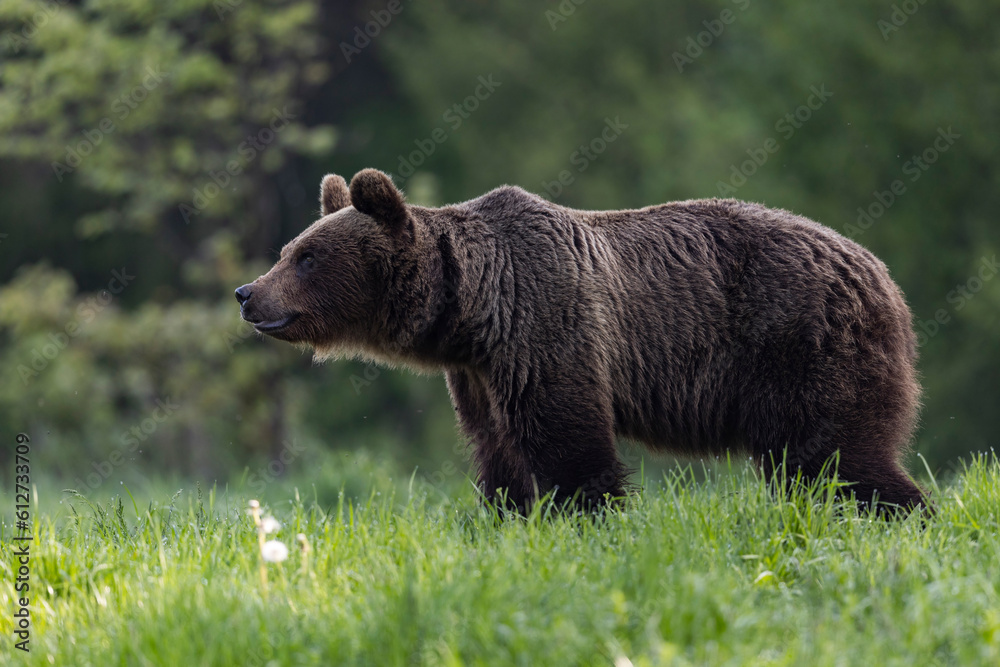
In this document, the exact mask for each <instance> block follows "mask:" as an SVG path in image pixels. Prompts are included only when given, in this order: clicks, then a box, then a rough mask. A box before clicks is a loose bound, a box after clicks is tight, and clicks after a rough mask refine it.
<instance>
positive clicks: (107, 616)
mask: <svg viewBox="0 0 1000 667" xmlns="http://www.w3.org/2000/svg"><path fill="white" fill-rule="evenodd" d="M723 472H725V471H723ZM417 487H419V485H415V488H414V489H413V490H412V492H405V491H404V492H401V493H398V494H396V495H395V496H393V495H392V494H379V495H376V494H374V493H373V495H372V496H371V497H370V498H369V499H368V500H367V501H362V502H359V503H352V502H349V501H347V500H343V499H342V500H341V501H340V502H336V503H334V504H333V505H331V506H329V507H324V506H319V505H317V504H316V503H314V502H312V501H309V500H307V499H304V498H303V499H301V500H299V499H295V498H292V499H291V502H286V503H280V506H279V507H272V508H265V512H266V513H272V514H273V515H274V516H275V517H276V518H278V519H279V520H280V521H281V522H282V523H283V527H282V530H281V531H280V532H279V533H278V536H277V537H278V538H279V539H282V540H284V541H285V543H286V544H288V545H289V546H290V547H292V553H291V556H290V557H289V559H288V560H287V561H285V562H284V563H282V564H280V565H278V564H271V565H268V566H267V570H268V590H267V591H266V592H265V590H264V589H263V586H262V584H261V582H260V578H259V569H258V568H259V565H260V562H259V559H258V550H257V539H256V534H255V531H254V528H253V524H252V519H251V518H250V517H249V516H247V514H246V510H245V507H246V501H247V500H248V498H247V497H245V496H244V497H240V496H238V494H233V495H231V496H226V495H224V494H222V493H219V494H216V493H214V492H213V493H205V494H204V495H200V494H197V493H187V494H186V495H181V496H178V497H177V498H175V499H173V501H169V500H165V501H163V502H161V503H159V504H156V503H154V504H152V505H150V506H149V507H147V508H143V507H139V506H135V505H133V503H132V501H131V500H130V498H129V497H128V496H126V497H125V499H124V502H121V501H117V502H112V503H110V504H105V505H99V506H98V505H91V504H90V503H89V501H88V502H85V501H83V500H81V499H75V500H74V501H73V506H74V508H75V512H76V514H75V515H70V516H68V517H66V518H64V519H58V520H54V519H51V518H46V517H42V518H41V519H40V520H39V519H36V521H35V531H36V540H37V541H36V543H35V544H34V545H33V547H32V548H33V554H34V557H33V560H32V577H33V579H32V582H31V584H32V601H31V612H32V623H33V625H32V639H31V654H30V655H29V656H25V655H24V654H23V653H21V652H20V651H15V650H14V649H13V641H12V640H11V619H10V610H12V609H13V605H14V600H13V593H12V590H11V586H10V581H11V568H10V563H11V555H10V549H9V544H8V540H9V538H10V526H9V525H8V526H5V527H4V529H3V530H4V535H3V538H4V544H3V549H2V554H0V555H2V559H0V563H2V564H0V572H2V574H3V587H2V590H0V608H2V609H3V610H4V611H3V616H2V617H0V629H2V632H3V635H4V638H3V644H2V646H0V663H3V664H14V663H15V662H18V663H19V662H23V661H25V660H27V661H28V662H31V663H37V664H50V665H51V664H54V665H75V666H79V667H83V666H86V665H99V666H102V667H103V666H106V665H185V666H187V665H396V664H433V665H474V664H483V665H486V664H488V665H508V664H510V665H575V664H583V665H612V664H628V663H627V662H625V659H626V658H627V659H628V660H631V662H632V663H633V664H635V665H660V664H664V665H667V664H670V665H688V664H703V665H752V664H756V665H851V664H857V665H895V664H898V665H907V666H909V665H927V664H962V665H996V664H1000V539H998V529H1000V517H998V512H1000V463H998V461H997V459H996V457H995V456H992V455H991V456H989V457H986V456H984V457H981V458H978V459H976V460H974V461H973V462H972V463H971V464H969V465H968V466H967V467H966V468H965V470H964V471H963V472H962V473H960V474H959V475H957V476H956V478H955V479H954V480H953V481H952V482H950V483H949V484H948V485H947V486H945V487H942V488H939V489H937V490H936V492H935V496H934V497H935V504H936V507H937V511H936V513H935V514H934V515H933V516H931V517H925V516H920V515H913V516H911V517H910V518H908V519H905V520H901V521H885V520H881V519H878V518H874V517H872V516H869V515H865V514H859V513H858V512H857V510H856V509H855V508H854V507H853V506H852V505H850V504H845V503H842V502H840V501H838V500H836V499H835V498H834V496H833V493H832V491H833V488H834V487H833V485H830V484H828V485H824V486H821V487H820V488H817V489H813V490H811V491H802V490H799V491H796V492H795V493H794V495H793V496H792V497H790V498H785V497H781V498H777V497H775V495H774V494H773V493H771V491H770V490H769V489H768V487H767V486H766V485H765V484H763V483H761V482H760V481H758V480H757V479H756V478H755V476H754V475H753V473H752V472H749V471H746V470H744V469H742V468H741V469H739V470H737V471H735V472H732V473H729V474H717V473H712V474H709V475H708V479H707V480H703V481H699V480H696V479H695V477H694V475H693V474H691V473H690V472H684V471H677V472H673V473H670V474H668V475H666V476H665V477H664V479H663V480H662V481H661V482H659V483H657V484H651V485H649V486H648V487H647V488H646V489H645V490H644V491H643V492H642V493H641V494H638V495H636V496H634V497H632V498H630V499H629V500H628V502H627V503H626V505H625V506H624V507H622V508H620V509H615V510H608V511H605V512H603V513H601V514H600V515H598V516H596V517H579V516H571V515H567V514H562V513H559V512H555V511H553V508H552V507H551V506H550V505H544V506H540V507H539V508H537V509H536V511H535V512H534V513H533V514H532V515H531V516H530V517H528V518H527V519H513V520H511V519H508V520H506V521H498V520H497V518H496V517H495V516H494V515H493V514H492V513H491V512H489V511H488V510H486V509H484V508H482V507H480V506H479V504H478V502H477V501H476V498H475V496H474V494H473V492H472V491H471V490H467V491H460V492H458V493H457V494H455V495H453V496H452V497H450V498H448V499H444V500H442V499H441V495H440V494H439V493H436V492H434V493H432V492H430V491H429V490H426V489H422V488H417ZM299 532H302V533H305V534H306V535H307V536H308V539H309V541H310V543H311V547H312V553H311V558H310V560H309V564H308V569H304V568H303V562H302V555H301V554H300V552H299V551H298V550H297V549H296V548H295V546H294V545H295V534H296V533H299Z"/></svg>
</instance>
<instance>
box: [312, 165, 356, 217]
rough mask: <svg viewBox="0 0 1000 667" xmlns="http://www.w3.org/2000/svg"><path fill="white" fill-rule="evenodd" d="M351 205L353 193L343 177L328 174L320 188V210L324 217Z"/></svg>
mask: <svg viewBox="0 0 1000 667" xmlns="http://www.w3.org/2000/svg"><path fill="white" fill-rule="evenodd" d="M350 205H351V193H350V191H348V189H347V181H345V180H344V177H343V176H337V175H336V174H327V175H326V176H324V177H323V183H322V184H321V185H320V186H319V210H320V212H321V213H322V214H323V216H324V217H325V216H328V215H330V214H331V213H336V212H337V211H339V210H340V209H342V208H347V207H348V206H350Z"/></svg>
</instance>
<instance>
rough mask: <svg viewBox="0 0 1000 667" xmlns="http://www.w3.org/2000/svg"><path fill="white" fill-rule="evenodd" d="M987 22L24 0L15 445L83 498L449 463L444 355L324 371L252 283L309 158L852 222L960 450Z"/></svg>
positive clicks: (477, 182) (4, 87)
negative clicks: (252, 298) (271, 319)
mask: <svg viewBox="0 0 1000 667" xmlns="http://www.w3.org/2000/svg"><path fill="white" fill-rule="evenodd" d="M997 25H1000V5H998V4H997V3H995V2H989V1H988V0H957V1H955V2H949V3H934V2H923V1H922V0H920V1H918V0H905V1H901V2H896V3H893V2H889V1H888V0H886V1H884V2H875V3H872V2H861V1H860V0H850V1H847V2H837V3H832V2H825V3H803V2H793V1H792V0H780V1H775V2H768V3H764V2H757V1H756V0H719V1H715V2H705V1H700V0H699V1H696V0H678V1H675V2H670V3H657V2H652V1H651V0H645V1H640V0H616V1H615V2H609V1H607V0H561V1H558V2H557V1H555V0H552V1H548V2H542V3H538V2H504V3H488V2H485V1H484V0H472V1H470V0H461V1H460V0H412V1H411V0H370V1H369V0H339V1H338V2H325V3H323V2H318V1H317V0H178V1H176V2H155V1H154V0H85V1H83V2H72V1H61V0H55V1H48V2H37V1H30V0H4V2H3V3H2V4H0V59H2V61H0V371H2V373H3V379H2V382H0V424H2V426H3V429H2V431H3V432H2V434H0V437H2V439H3V442H4V443H8V444H5V445H4V447H5V448H6V447H8V446H10V447H13V444H14V434H15V433H17V432H19V431H26V432H28V433H29V434H30V435H31V436H32V443H33V447H34V449H33V456H34V460H35V465H36V466H39V467H40V466H43V467H44V469H45V471H46V472H47V474H51V475H54V476H58V477H60V478H65V479H66V480H68V485H69V486H73V487H74V488H77V489H79V490H81V491H84V492H87V491H89V492H91V493H97V492H98V489H101V488H102V487H103V486H104V485H105V484H108V483H109V482H114V483H115V486H117V482H118V481H119V480H130V479H133V478H136V477H137V478H140V479H144V478H149V477H155V476H156V475H170V476H174V477H175V478H178V479H189V480H190V479H193V480H205V481H212V480H220V481H226V480H230V479H233V478H234V477H240V476H241V475H242V476H243V479H244V481H245V482H246V481H247V479H248V475H249V482H247V483H249V484H250V485H251V487H253V485H255V484H257V483H260V484H264V483H265V482H267V481H269V480H270V479H271V478H272V477H274V476H279V475H287V474H294V473H302V474H303V475H308V476H310V477H312V478H313V479H314V481H316V482H323V480H333V481H331V482H330V483H331V484H335V483H337V482H336V480H338V479H342V476H341V475H340V472H341V471H342V470H343V469H344V468H345V467H350V466H360V467H361V468H365V467H366V466H368V467H373V466H374V467H378V466H381V465H391V466H393V469H395V470H398V471H399V472H400V474H402V475H403V476H404V477H408V476H409V474H410V473H411V472H412V471H413V469H414V468H415V467H417V466H419V471H420V472H419V473H418V474H420V475H424V476H426V477H427V478H428V479H429V480H431V481H432V482H434V483H439V482H442V481H443V480H445V479H446V478H447V479H461V478H463V477H464V474H465V473H466V471H467V470H468V466H467V463H466V459H465V456H464V454H462V451H463V450H462V447H461V441H460V438H459V436H458V434H457V431H456V428H455V421H454V416H453V413H452V410H451V408H450V405H449V403H448V399H447V393H446V389H445V385H444V382H443V380H442V379H441V378H426V377H417V376H414V375H411V374H409V373H407V372H406V371H402V370H393V371H389V370H382V369H377V368H375V367H370V366H367V365H365V364H362V363H357V362H336V363H329V364H326V365H325V366H323V367H315V366H313V365H312V363H311V360H310V357H309V355H308V354H304V353H302V352H300V351H298V350H296V349H293V348H292V347H290V346H288V345H286V344H283V343H279V342H276V341H273V340H261V339H259V338H258V337H257V336H256V335H255V334H253V333H251V331H250V330H249V328H247V327H244V326H241V323H240V319H239V314H238V308H237V304H236V302H235V300H234V299H233V296H232V292H233V289H234V288H235V287H236V286H238V285H241V284H243V283H245V282H249V281H250V280H252V279H253V278H255V277H256V276H257V275H259V274H260V273H262V272H264V271H265V270H266V269H267V268H268V267H269V266H270V265H271V263H272V262H273V260H274V259H275V258H276V256H277V252H278V250H279V249H280V247H281V246H282V244H284V243H285V242H286V241H288V240H289V239H291V238H292V237H294V236H295V235H296V234H297V233H298V232H299V231H301V230H302V229H303V228H304V227H305V226H306V225H307V224H308V223H310V222H312V221H313V220H314V219H315V218H316V217H317V215H318V203H317V194H318V188H319V182H320V178H321V177H322V176H323V174H325V173H328V172H334V173H339V174H342V175H344V176H345V177H346V178H348V180H349V179H350V177H351V175H353V174H354V173H355V172H356V171H358V170H360V169H362V168H364V167H377V168H380V169H382V170H384V171H387V172H391V173H393V174H394V176H395V178H396V180H397V184H398V185H400V186H401V187H402V188H403V189H404V190H405V191H406V192H407V194H408V196H409V198H410V200H411V201H413V202H415V203H420V204H428V205H435V204H444V203H449V202H454V201H460V200H464V199H468V198H472V197H475V196H477V195H479V194H482V193H483V192H485V191H487V190H489V189H491V188H493V187H495V186H497V185H500V184H502V183H514V184H518V185H521V186H523V187H525V188H527V189H528V190H531V191H534V192H536V193H539V194H541V195H543V196H546V197H549V198H551V199H554V200H556V201H558V202H559V203H561V204H565V205H569V206H574V207H579V208H591V209H597V208H625V207H640V206H644V205H648V204H654V203H659V202H664V201H668V200H674V199H688V198H699V197H712V196H720V195H721V196H733V197H737V198H740V199H747V200H753V201H759V202H763V203H765V204H767V205H769V206H775V207H781V208H786V209H790V210H792V211H795V212H797V213H800V214H803V215H806V216H808V217H811V218H813V219H815V220H818V221H820V222H823V223H824V224H826V225H829V226H830V227H833V228H834V229H837V230H839V231H841V232H842V233H844V234H846V235H848V236H851V237H853V238H855V239H856V240H858V241H859V242H860V243H862V244H863V245H865V246H867V247H868V248H870V249H871V250H872V251H874V252H875V253H876V254H877V255H878V256H880V257H881V258H883V259H884V260H885V262H886V263H887V264H888V266H889V267H890V270H891V271H892V274H893V276H894V277H895V279H896V280H897V281H898V282H899V283H900V285H901V286H902V287H903V289H904V291H905V292H906V294H907V297H908V300H909V303H910V304H911V307H912V309H913V312H914V317H915V326H916V327H917V330H918V331H919V332H920V334H921V361H920V369H921V372H922V376H923V382H924V387H925V390H926V391H925V398H924V403H925V407H924V410H923V415H922V425H921V429H920V432H919V435H918V438H917V441H916V443H915V448H916V450H917V451H919V452H921V453H923V454H924V455H925V456H926V457H927V459H928V461H929V463H930V465H931V467H932V469H934V470H935V471H942V470H948V469H949V468H951V467H953V466H954V465H955V461H956V460H958V458H959V457H961V456H963V455H966V454H967V453H968V452H970V451H976V450H985V449H989V448H990V447H993V446H995V444H996V442H997V433H998V432H1000V409H998V404H1000V400H998V399H1000V387H998V377H1000V345H998V331H1000V319H998V314H1000V279H996V274H997V271H998V267H997V264H996V261H997V260H996V256H997V253H998V250H1000V248H998V246H1000V234H998V225H997V211H998V210H1000V171H998V170H997V161H998V158H997V156H998V155H1000V146H998V141H1000V48H998V44H997V32H996V31H997ZM635 461H636V459H633V463H635ZM5 463H6V461H5ZM910 464H911V469H913V470H915V471H916V470H919V469H920V464H919V463H918V462H917V461H916V460H915V459H913V460H911V461H910ZM36 470H37V467H36ZM104 488H108V487H104Z"/></svg>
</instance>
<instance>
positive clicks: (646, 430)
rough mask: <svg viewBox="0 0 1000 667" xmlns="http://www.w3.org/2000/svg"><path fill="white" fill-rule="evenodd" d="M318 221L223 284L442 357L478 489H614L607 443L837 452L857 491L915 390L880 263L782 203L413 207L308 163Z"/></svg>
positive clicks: (373, 344)
mask: <svg viewBox="0 0 1000 667" xmlns="http://www.w3.org/2000/svg"><path fill="white" fill-rule="evenodd" d="M320 200H321V203H322V214H323V217H322V219H320V220H319V221H317V222H316V223H314V224H313V225H312V226H310V227H309V228H308V229H306V230H305V231H304V232H303V233H302V234H301V235H299V237H298V238H296V239H294V240H293V241H291V242H290V243H289V244H288V245H287V246H285V248H284V249H283V250H282V252H281V259H280V260H279V261H278V262H277V264H276V265H275V266H274V268H272V269H271V271H269V272H268V273H267V274H266V275H264V276H262V277H260V278H258V279H257V280H255V281H254V282H253V283H251V284H249V285H244V286H243V287H241V288H240V289H238V290H237V298H238V299H239V301H240V303H241V304H242V312H243V317H244V318H245V319H246V320H248V321H249V322H252V323H254V324H255V326H256V327H257V329H258V330H259V331H261V332H263V333H266V334H268V335H271V336H274V337H275V338H279V339H282V340H286V341H291V342H301V343H307V344H311V345H312V346H314V347H315V349H316V350H317V354H318V355H319V356H320V357H328V356H331V355H343V354H348V355H358V356H363V357H366V358H371V359H375V360H378V361H381V362H384V363H390V364H396V363H402V364H406V365H409V366H412V367H415V368H418V369H421V370H432V371H442V370H443V371H444V373H445V375H446V377H447V381H448V388H449V390H450V392H451V397H452V401H453V403H454V405H455V409H456V410H457V412H458V416H459V419H460V422H461V425H462V427H463V429H464V430H465V432H466V433H467V435H468V436H469V437H470V438H471V439H472V441H473V443H474V446H475V458H476V461H477V464H478V468H479V480H480V484H481V488H482V490H483V492H484V493H485V494H486V495H487V496H488V497H490V498H495V497H496V493H497V490H498V489H505V490H506V494H507V498H508V499H509V500H510V501H511V502H513V503H515V504H516V505H518V506H519V507H524V506H525V505H526V504H528V503H530V502H531V500H532V499H533V498H535V497H536V495H537V494H540V493H542V494H543V493H545V492H547V491H550V490H552V489H556V488H558V494H559V495H560V497H568V496H570V495H573V494H579V493H582V494H583V496H584V497H585V498H586V499H588V500H592V501H598V502H600V500H601V499H603V497H604V494H610V495H611V496H618V495H621V494H622V493H623V482H624V479H625V475H626V471H625V470H624V469H623V466H622V464H621V463H620V461H619V458H618V455H617V453H616V449H615V437H616V435H617V436H623V437H626V438H631V439H634V440H637V441H641V442H643V443H645V444H647V445H649V446H650V447H652V448H654V449H657V450H662V451H668V452H675V453H678V454H688V455H692V454H697V455H716V454H723V453H725V452H726V451H727V450H737V451H745V452H749V453H750V454H751V455H752V456H753V457H754V458H755V459H756V460H757V461H758V462H759V463H760V465H761V466H762V467H763V469H764V471H765V472H766V473H768V474H770V473H772V472H773V471H774V461H778V462H780V461H781V460H782V455H783V454H784V453H785V450H786V448H787V457H788V461H790V462H791V463H792V464H794V465H795V466H798V467H799V468H801V469H802V471H803V472H804V473H805V475H806V476H807V477H814V476H816V475H818V474H819V472H820V470H821V468H822V467H823V464H824V463H825V462H826V461H827V460H828V459H829V458H830V457H831V455H833V454H834V453H835V452H839V456H840V462H839V472H840V476H841V478H842V479H845V480H846V481H849V482H852V483H853V486H852V488H853V490H854V492H855V493H856V494H857V497H858V499H859V500H860V501H862V502H867V501H870V500H871V499H872V497H873V495H874V496H877V497H878V499H879V500H880V501H882V502H886V503H893V504H898V505H902V506H912V505H916V504H920V503H921V500H922V496H921V492H920V490H919V489H918V487H917V486H916V485H914V484H913V482H911V481H910V479H908V477H907V476H906V474H905V473H904V472H903V470H902V468H901V467H900V465H899V459H900V456H901V455H902V454H903V452H904V450H905V448H906V446H907V443H908V441H909V439H910V436H911V433H912V431H913V427H914V422H915V419H916V412H917V405H918V397H919V393H920V388H919V386H918V384H917V379H916V372H915V370H914V362H915V360H916V341H915V337H914V334H913V331H912V329H911V326H910V311H909V309H908V308H907V306H906V303H905V302H904V300H903V295H902V294H901V292H900V290H899V288H898V287H897V286H896V285H895V283H893V281H892V279H891V278H890V277H889V274H888V272H887V270H886V268H885V266H884V265H883V264H882V262H880V261H879V260H878V259H876V258H875V257H874V256H873V255H872V254H871V253H870V252H868V251H867V250H865V249H864V248H862V247H861V246H859V245H857V244H856V243H854V242H852V241H850V240H848V239H846V238H844V237H842V236H840V235H839V234H837V233H836V232H834V231H832V230H830V229H828V228H827V227H824V226H822V225H819V224H817V223H815V222H812V221H810V220H807V219H805V218H802V217H799V216H797V215H793V214H791V213H788V212H786V211H780V210H774V209H768V208H764V207H763V206H759V205H757V204H749V203H743V202H739V201H735V200H719V199H708V200H694V201H683V202H674V203H668V204H662V205H658V206H650V207H647V208H643V209H640V210H635V211H577V210H573V209H569V208H565V207H563V206H558V205H556V204H553V203H551V202H548V201H546V200H544V199H542V198H540V197H537V196H535V195H533V194H530V193H528V192H525V191H524V190H522V189H520V188H517V187H510V186H504V187H501V188H498V189H496V190H493V191H492V192H489V193H487V194H485V195H483V196H481V197H478V198H476V199H473V200H471V201H468V202H464V203H461V204H456V205H453V206H445V207H442V208H424V207H420V206H411V205H408V204H406V203H405V202H404V199H403V196H402V194H401V193H400V192H399V191H398V190H397V189H396V188H395V186H394V185H393V184H392V181H391V180H390V179H389V177H388V176H386V175H385V174H383V173H381V172H378V171H375V170H373V169H366V170H364V171H362V172H360V173H358V174H357V175H356V176H355V177H354V179H353V180H352V181H351V185H350V189H349V190H348V188H347V185H346V183H345V182H344V180H343V179H342V178H340V177H338V176H327V177H326V178H325V179H324V180H323V186H322V193H321V197H320Z"/></svg>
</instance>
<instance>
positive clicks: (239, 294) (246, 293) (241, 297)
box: [236, 285, 253, 306]
mask: <svg viewBox="0 0 1000 667" xmlns="http://www.w3.org/2000/svg"><path fill="white" fill-rule="evenodd" d="M251 294H253V292H251V291H250V285H244V286H243V287H237V288H236V300H237V301H239V302H240V305H241V306H242V305H243V304H244V303H246V302H247V299H249V298H250V295H251Z"/></svg>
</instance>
